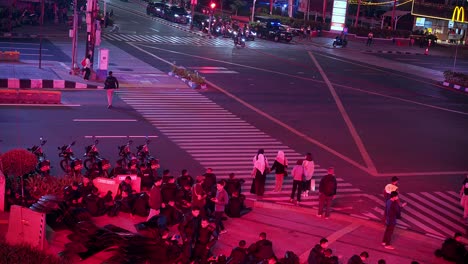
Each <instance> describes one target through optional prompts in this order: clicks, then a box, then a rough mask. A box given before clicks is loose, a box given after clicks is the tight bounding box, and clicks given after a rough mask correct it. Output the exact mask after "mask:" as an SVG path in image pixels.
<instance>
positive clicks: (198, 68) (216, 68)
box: [188, 66, 227, 70]
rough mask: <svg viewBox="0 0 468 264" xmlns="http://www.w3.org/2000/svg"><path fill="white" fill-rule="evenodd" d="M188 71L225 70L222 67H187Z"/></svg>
mask: <svg viewBox="0 0 468 264" xmlns="http://www.w3.org/2000/svg"><path fill="white" fill-rule="evenodd" d="M188 68H189V69H194V70H227V68H224V67H210V66H200V67H188Z"/></svg>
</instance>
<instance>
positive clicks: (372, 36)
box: [366, 31, 374, 47]
mask: <svg viewBox="0 0 468 264" xmlns="http://www.w3.org/2000/svg"><path fill="white" fill-rule="evenodd" d="M373 39H374V33H372V31H371V32H369V34H367V43H366V46H368V47H370V46H371V45H372V40H373Z"/></svg>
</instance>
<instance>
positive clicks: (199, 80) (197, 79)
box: [190, 72, 206, 89]
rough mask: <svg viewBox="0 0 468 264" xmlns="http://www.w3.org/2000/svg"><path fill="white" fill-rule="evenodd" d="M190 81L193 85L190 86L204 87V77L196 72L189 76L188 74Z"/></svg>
mask: <svg viewBox="0 0 468 264" xmlns="http://www.w3.org/2000/svg"><path fill="white" fill-rule="evenodd" d="M190 82H191V83H193V84H194V86H195V87H192V86H191V87H192V88H197V87H200V88H202V89H206V80H205V78H203V77H202V76H200V75H199V74H198V72H194V73H193V74H192V75H191V76H190Z"/></svg>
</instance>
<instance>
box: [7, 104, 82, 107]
mask: <svg viewBox="0 0 468 264" xmlns="http://www.w3.org/2000/svg"><path fill="white" fill-rule="evenodd" d="M0 106H41V107H42V106H49V107H67V106H70V107H77V106H81V105H80V104H0Z"/></svg>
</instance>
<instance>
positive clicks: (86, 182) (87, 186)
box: [78, 177, 98, 197]
mask: <svg viewBox="0 0 468 264" xmlns="http://www.w3.org/2000/svg"><path fill="white" fill-rule="evenodd" d="M82 181H83V182H82V183H81V184H80V185H79V187H78V189H79V190H80V192H81V197H87V196H88V195H89V194H93V193H96V191H98V189H97V188H96V187H95V186H94V184H93V180H91V179H89V178H86V177H83V180H82Z"/></svg>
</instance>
